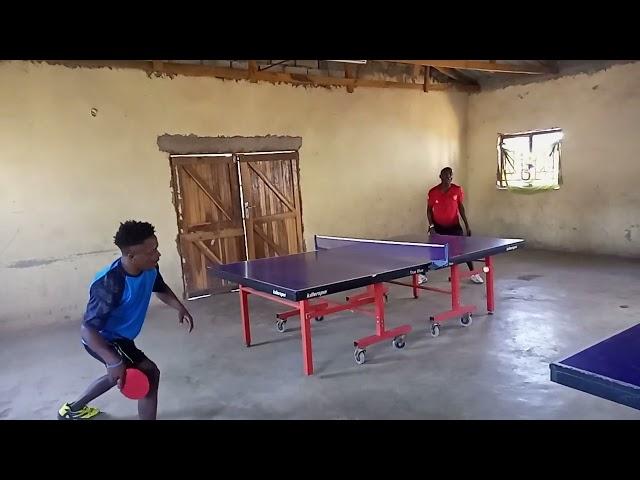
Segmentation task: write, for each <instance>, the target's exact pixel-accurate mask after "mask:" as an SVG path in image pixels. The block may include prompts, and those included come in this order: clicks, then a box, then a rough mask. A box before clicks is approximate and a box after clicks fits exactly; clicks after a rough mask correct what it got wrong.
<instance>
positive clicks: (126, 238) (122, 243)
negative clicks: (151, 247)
mask: <svg viewBox="0 0 640 480" xmlns="http://www.w3.org/2000/svg"><path fill="white" fill-rule="evenodd" d="M155 233H156V229H155V227H154V226H153V225H151V224H150V223H149V222H138V221H137V220H127V221H126V222H124V223H121V224H120V228H118V231H117V232H116V234H115V236H114V237H113V241H114V243H115V244H116V245H117V246H118V248H119V249H120V250H122V249H123V248H127V247H132V246H134V245H140V244H141V243H144V241H145V240H146V239H147V238H149V237H152V236H153V235H155Z"/></svg>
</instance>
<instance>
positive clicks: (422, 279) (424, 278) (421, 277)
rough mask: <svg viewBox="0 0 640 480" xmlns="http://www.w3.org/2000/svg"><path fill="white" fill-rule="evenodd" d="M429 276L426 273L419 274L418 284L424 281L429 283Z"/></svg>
mask: <svg viewBox="0 0 640 480" xmlns="http://www.w3.org/2000/svg"><path fill="white" fill-rule="evenodd" d="M427 280H428V279H427V276H426V275H422V274H421V275H418V285H422V284H423V283H427Z"/></svg>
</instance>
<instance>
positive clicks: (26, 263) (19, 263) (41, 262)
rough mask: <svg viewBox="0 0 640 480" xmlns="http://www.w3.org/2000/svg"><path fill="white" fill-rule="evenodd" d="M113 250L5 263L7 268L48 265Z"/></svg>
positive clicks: (107, 251)
mask: <svg viewBox="0 0 640 480" xmlns="http://www.w3.org/2000/svg"><path fill="white" fill-rule="evenodd" d="M113 252H114V250H111V249H109V250H93V251H91V252H80V253H74V254H73V255H69V256H66V257H59V258H30V259H27V260H18V261H17V262H13V263H10V264H8V265H7V268H20V269H22V268H33V267H42V266H44V265H49V264H51V263H55V262H64V261H67V260H73V259H74V258H78V257H84V256H87V255H97V254H101V253H113Z"/></svg>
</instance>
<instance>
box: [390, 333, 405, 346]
mask: <svg viewBox="0 0 640 480" xmlns="http://www.w3.org/2000/svg"><path fill="white" fill-rule="evenodd" d="M392 343H393V346H394V347H396V348H397V349H400V348H404V346H405V339H404V335H399V336H397V337H396V338H394V339H393V342H392Z"/></svg>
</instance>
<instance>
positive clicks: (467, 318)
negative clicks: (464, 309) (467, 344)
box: [460, 313, 473, 327]
mask: <svg viewBox="0 0 640 480" xmlns="http://www.w3.org/2000/svg"><path fill="white" fill-rule="evenodd" d="M472 321H473V318H471V314H470V313H465V314H464V315H463V317H462V318H461V319H460V323H462V325H463V326H465V327H468V326H469V325H471V322H472Z"/></svg>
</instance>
